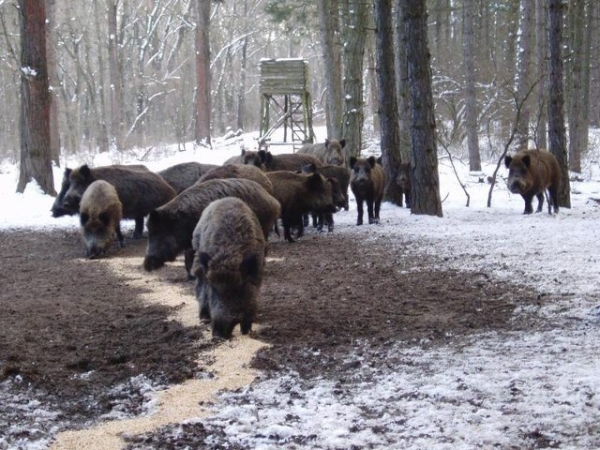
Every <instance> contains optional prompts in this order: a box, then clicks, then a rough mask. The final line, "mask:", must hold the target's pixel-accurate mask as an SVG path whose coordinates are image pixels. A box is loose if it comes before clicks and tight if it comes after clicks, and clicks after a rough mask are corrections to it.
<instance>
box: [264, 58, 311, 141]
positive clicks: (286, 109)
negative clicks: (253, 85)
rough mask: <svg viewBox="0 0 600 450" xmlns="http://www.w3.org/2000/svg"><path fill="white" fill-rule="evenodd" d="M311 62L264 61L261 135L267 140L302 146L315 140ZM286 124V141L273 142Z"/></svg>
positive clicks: (284, 128)
mask: <svg viewBox="0 0 600 450" xmlns="http://www.w3.org/2000/svg"><path fill="white" fill-rule="evenodd" d="M308 82H309V80H308V62H307V61H305V60H304V59H301V58H284V59H262V60H261V61H260V137H259V138H258V147H259V148H266V146H267V143H269V144H270V145H276V144H293V145H294V148H295V147H296V145H298V146H299V145H302V144H304V143H312V142H313V141H314V137H315V133H314V131H313V127H312V103H311V98H310V92H309V90H308ZM280 127H283V141H278V142H273V141H271V136H272V134H273V132H274V131H275V130H277V129H278V128H280Z"/></svg>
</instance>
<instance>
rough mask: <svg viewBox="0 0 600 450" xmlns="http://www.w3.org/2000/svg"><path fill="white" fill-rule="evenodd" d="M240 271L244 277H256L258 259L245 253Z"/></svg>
mask: <svg viewBox="0 0 600 450" xmlns="http://www.w3.org/2000/svg"><path fill="white" fill-rule="evenodd" d="M240 272H241V273H242V275H243V276H244V277H249V278H256V277H258V259H257V257H256V255H247V256H246V257H245V258H244V260H243V261H242V262H241V264H240Z"/></svg>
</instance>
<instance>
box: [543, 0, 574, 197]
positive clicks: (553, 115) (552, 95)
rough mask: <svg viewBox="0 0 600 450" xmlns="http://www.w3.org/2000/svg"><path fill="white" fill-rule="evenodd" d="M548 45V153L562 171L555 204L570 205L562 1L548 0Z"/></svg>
mask: <svg viewBox="0 0 600 450" xmlns="http://www.w3.org/2000/svg"><path fill="white" fill-rule="evenodd" d="M548 24H549V27H548V48H549V50H550V70H549V91H550V92H549V94H548V136H549V141H550V152H552V154H553V155H554V156H556V159H557V160H558V164H559V165H560V167H561V171H562V183H561V187H560V189H559V192H558V206H562V207H565V208H570V207H571V188H570V185H569V166H568V161H567V138H566V132H565V116H564V103H565V101H564V90H563V81H562V77H563V62H562V57H561V52H560V46H561V36H562V24H563V5H562V1H561V0H548Z"/></svg>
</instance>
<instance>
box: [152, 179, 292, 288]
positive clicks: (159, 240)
mask: <svg viewBox="0 0 600 450" xmlns="http://www.w3.org/2000/svg"><path fill="white" fill-rule="evenodd" d="M224 197H236V198H239V199H241V200H243V201H244V202H245V203H246V204H247V205H248V206H249V207H250V209H251V210H252V211H254V213H255V214H256V216H257V217H258V220H259V221H260V223H261V225H262V230H263V234H264V237H265V240H267V239H268V236H269V232H270V230H271V229H272V228H273V226H274V225H275V222H276V221H277V219H278V218H279V215H280V214H281V207H280V205H279V202H278V201H277V200H276V199H275V198H274V197H273V196H271V195H270V194H269V193H268V192H267V191H265V189H264V188H263V187H262V186H260V185H259V184H258V183H256V182H254V181H252V180H246V179H243V178H229V179H218V180H208V181H203V182H202V183H196V184H194V185H193V186H191V187H189V188H187V189H186V190H185V191H183V192H182V193H181V194H179V195H178V196H177V197H175V198H174V199H173V200H171V201H170V202H169V203H167V204H166V205H163V206H161V207H160V208H157V209H155V210H154V211H151V212H150V215H149V216H148V223H147V227H148V244H147V247H146V256H145V258H144V268H145V269H146V270H148V271H151V270H156V269H159V268H160V267H162V266H163V265H164V264H165V262H167V261H174V260H175V258H176V257H177V256H178V255H179V254H180V253H182V252H184V253H185V269H186V271H187V272H188V278H191V267H192V259H193V251H192V235H193V233H194V228H195V227H196V224H197V223H198V220H200V216H201V215H202V212H203V211H204V209H205V208H206V207H207V206H208V205H209V204H210V203H211V202H212V201H214V200H218V199H220V198H224Z"/></svg>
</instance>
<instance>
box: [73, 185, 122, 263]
mask: <svg viewBox="0 0 600 450" xmlns="http://www.w3.org/2000/svg"><path fill="white" fill-rule="evenodd" d="M79 213H80V216H79V218H80V222H81V234H82V237H83V241H84V243H85V254H86V256H88V257H89V258H90V259H94V258H97V257H99V256H104V254H105V253H106V250H107V249H108V248H109V247H110V245H111V243H112V242H113V241H114V239H115V235H116V236H117V239H118V240H119V245H120V246H121V247H123V235H122V234H121V227H120V223H121V217H122V215H123V209H122V206H121V201H120V200H119V196H118V195H117V190H116V189H115V188H114V186H112V185H111V184H109V183H107V182H106V181H103V180H96V181H94V182H93V183H92V184H90V185H89V187H88V188H87V189H86V190H85V192H84V193H83V197H81V207H80V211H79Z"/></svg>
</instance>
